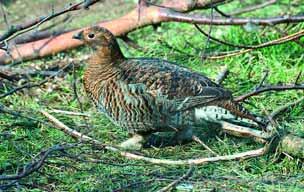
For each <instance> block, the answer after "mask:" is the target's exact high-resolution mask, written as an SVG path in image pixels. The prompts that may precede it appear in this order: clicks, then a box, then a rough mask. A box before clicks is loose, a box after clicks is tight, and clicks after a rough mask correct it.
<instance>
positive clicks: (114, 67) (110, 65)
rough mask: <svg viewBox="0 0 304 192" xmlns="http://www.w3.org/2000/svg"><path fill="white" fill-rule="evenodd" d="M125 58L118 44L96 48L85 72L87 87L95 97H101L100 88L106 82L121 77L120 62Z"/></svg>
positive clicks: (85, 84)
mask: <svg viewBox="0 0 304 192" xmlns="http://www.w3.org/2000/svg"><path fill="white" fill-rule="evenodd" d="M124 59H125V58H124V56H123V54H122V52H121V50H120V49H119V47H118V46H117V47H116V48H113V47H112V48H110V47H100V48H99V49H96V50H94V54H93V55H92V56H91V57H90V59H89V61H88V66H87V69H86V71H85V73H84V86H85V89H86V91H87V92H88V93H89V94H90V95H91V96H92V97H93V98H98V97H99V96H98V95H99V92H100V89H102V88H103V85H104V84H105V83H106V82H108V81H113V80H114V81H115V80H117V79H119V77H120V74H121V70H120V68H119V63H121V62H123V60H124Z"/></svg>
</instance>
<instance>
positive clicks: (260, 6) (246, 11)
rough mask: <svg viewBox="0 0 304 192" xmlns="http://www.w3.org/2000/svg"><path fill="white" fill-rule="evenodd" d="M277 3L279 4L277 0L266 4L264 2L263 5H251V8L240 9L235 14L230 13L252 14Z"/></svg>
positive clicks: (270, 0)
mask: <svg viewBox="0 0 304 192" xmlns="http://www.w3.org/2000/svg"><path fill="white" fill-rule="evenodd" d="M276 2H277V0H269V1H265V2H263V3H261V4H257V5H251V6H248V7H245V8H243V9H239V10H236V11H233V12H231V13H229V15H241V14H243V13H248V12H252V11H255V10H257V9H262V8H264V7H267V6H269V5H272V4H274V3H276Z"/></svg>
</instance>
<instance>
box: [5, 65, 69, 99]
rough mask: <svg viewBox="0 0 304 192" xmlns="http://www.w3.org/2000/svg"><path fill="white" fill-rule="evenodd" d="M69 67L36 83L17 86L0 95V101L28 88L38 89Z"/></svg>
mask: <svg viewBox="0 0 304 192" xmlns="http://www.w3.org/2000/svg"><path fill="white" fill-rule="evenodd" d="M69 66H70V64H68V65H66V66H64V67H63V68H62V69H60V70H59V71H57V72H56V73H55V74H53V75H51V76H49V77H48V78H46V79H44V80H42V81H40V82H38V83H26V84H25V85H22V86H19V87H16V88H14V89H12V90H10V91H8V92H6V93H4V94H2V95H0V99H3V98H4V97H7V96H9V95H12V94H14V93H16V92H18V91H21V90H22V89H30V88H33V87H39V86H41V85H43V84H45V83H47V82H48V81H49V80H51V79H52V78H54V77H56V76H58V75H59V74H60V73H62V72H63V71H64V70H65V69H66V68H68V67H69Z"/></svg>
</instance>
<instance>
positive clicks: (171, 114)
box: [77, 27, 257, 134]
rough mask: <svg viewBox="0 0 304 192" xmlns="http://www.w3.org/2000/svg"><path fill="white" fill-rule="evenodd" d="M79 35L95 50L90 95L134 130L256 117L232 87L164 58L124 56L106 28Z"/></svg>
mask: <svg viewBox="0 0 304 192" xmlns="http://www.w3.org/2000/svg"><path fill="white" fill-rule="evenodd" d="M77 38H78V39H82V40H83V41H85V42H86V44H87V45H89V46H90V47H92V49H93V50H94V54H93V56H91V57H90V59H89V61H88V66H87V68H86V71H85V74H84V86H85V89H86V91H87V94H88V95H89V96H90V98H91V99H92V100H93V102H94V104H95V105H96V107H97V108H98V109H99V110H100V111H102V112H103V113H105V114H106V115H107V116H108V117H109V118H110V119H111V120H112V121H113V122H114V123H115V124H117V125H119V126H121V127H123V128H125V129H126V130H128V131H129V132H130V133H141V134H147V133H152V132H159V131H170V130H182V129H184V128H185V127H191V126H193V125H198V124H199V122H200V121H201V120H202V118H205V119H206V120H214V121H216V120H223V119H229V118H235V117H236V116H239V117H243V118H247V119H250V120H253V121H256V122H257V120H256V118H255V117H254V116H253V115H252V114H250V113H249V112H248V111H246V110H245V109H244V108H243V107H241V106H240V105H238V104H236V103H234V102H233V101H232V94H231V92H230V91H228V90H226V89H224V88H222V87H221V86H220V85H217V84H216V83H214V82H212V81H211V80H210V79H208V78H207V77H205V76H203V75H201V74H199V73H196V72H192V71H190V70H188V69H186V68H183V67H180V66H178V65H175V64H173V63H170V62H168V61H164V60H160V59H149V58H136V59H130V58H125V57H124V56H123V54H122V53H121V51H120V48H119V46H118V44H117V42H116V39H115V37H114V36H113V35H112V34H111V33H110V32H109V31H107V30H106V29H103V28H99V27H92V28H89V29H87V30H84V31H82V32H80V33H79V34H78V37H77ZM206 106H216V107H213V108H210V107H209V108H208V107H206ZM208 118H209V119H208Z"/></svg>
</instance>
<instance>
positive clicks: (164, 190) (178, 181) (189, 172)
mask: <svg viewBox="0 0 304 192" xmlns="http://www.w3.org/2000/svg"><path fill="white" fill-rule="evenodd" d="M193 170H194V167H193V166H190V168H189V169H188V171H187V173H185V174H184V175H183V176H181V177H180V178H178V179H176V180H174V181H172V182H171V183H170V184H169V185H167V186H165V187H163V188H161V189H160V190H158V191H157V192H166V191H169V190H171V189H172V188H173V187H175V186H176V185H177V184H178V183H180V182H181V181H182V180H184V179H187V178H189V177H190V176H191V175H192V174H193Z"/></svg>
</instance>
